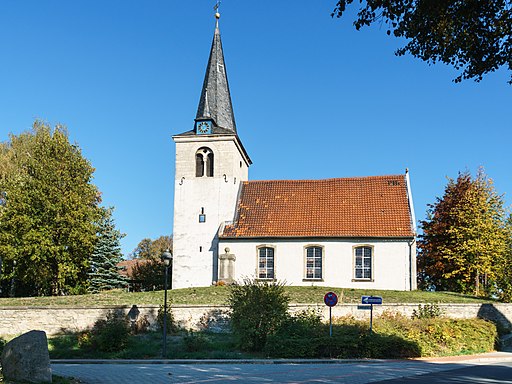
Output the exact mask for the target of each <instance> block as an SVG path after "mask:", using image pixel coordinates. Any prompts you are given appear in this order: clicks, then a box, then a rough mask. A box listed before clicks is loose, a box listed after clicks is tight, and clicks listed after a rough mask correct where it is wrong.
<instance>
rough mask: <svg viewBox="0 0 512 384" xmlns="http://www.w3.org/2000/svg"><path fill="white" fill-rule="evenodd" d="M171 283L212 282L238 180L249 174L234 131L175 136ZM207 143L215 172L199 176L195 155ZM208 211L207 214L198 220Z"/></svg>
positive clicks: (231, 212) (214, 277)
mask: <svg viewBox="0 0 512 384" xmlns="http://www.w3.org/2000/svg"><path fill="white" fill-rule="evenodd" d="M174 140H175V142H176V173H175V175H176V177H175V184H174V228H173V256H174V261H173V277H172V284H173V285H172V286H173V288H186V287H199V286H209V285H211V284H212V282H213V281H215V280H216V277H217V260H218V253H217V250H218V248H217V237H216V235H217V231H218V229H219V225H220V223H222V222H225V221H231V220H233V216H234V213H235V206H236V201H237V197H238V193H239V189H240V183H241V182H242V181H246V180H247V178H248V166H249V163H248V159H247V158H246V157H245V156H244V155H243V151H242V150H241V148H240V146H239V143H238V141H237V140H236V138H235V136H204V137H202V136H191V137H179V136H178V137H174ZM201 147H208V148H209V149H211V150H212V151H213V154H214V176H213V177H206V176H203V177H196V168H195V167H196V163H195V155H196V152H197V150H198V149H199V148H201ZM202 212H204V215H205V217H206V220H205V222H204V223H200V222H199V215H200V214H201V213H202Z"/></svg>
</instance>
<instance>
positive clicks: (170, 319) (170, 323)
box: [156, 305, 178, 333]
mask: <svg viewBox="0 0 512 384" xmlns="http://www.w3.org/2000/svg"><path fill="white" fill-rule="evenodd" d="M166 316H167V332H168V333H176V332H177V331H178V326H177V325H176V322H175V321H174V316H173V314H172V311H171V308H170V306H169V305H168V306H167V314H166ZM156 321H157V323H158V326H159V327H160V329H161V330H163V329H164V306H163V305H160V308H158V314H157V316H156Z"/></svg>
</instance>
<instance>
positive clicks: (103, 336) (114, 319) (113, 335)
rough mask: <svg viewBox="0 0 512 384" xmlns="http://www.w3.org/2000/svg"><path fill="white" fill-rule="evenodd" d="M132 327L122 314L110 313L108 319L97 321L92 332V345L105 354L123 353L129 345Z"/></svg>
mask: <svg viewBox="0 0 512 384" xmlns="http://www.w3.org/2000/svg"><path fill="white" fill-rule="evenodd" d="M129 335H130V327H129V325H128V320H127V319H126V317H125V316H124V315H122V314H119V313H116V312H109V313H108V314H107V318H106V319H105V320H104V319H101V320H97V321H96V323H94V327H93V328H92V331H91V344H92V346H94V347H95V348H97V349H98V350H100V351H103V352H116V351H122V350H123V349H124V348H125V347H126V344H127V343H128V337H129Z"/></svg>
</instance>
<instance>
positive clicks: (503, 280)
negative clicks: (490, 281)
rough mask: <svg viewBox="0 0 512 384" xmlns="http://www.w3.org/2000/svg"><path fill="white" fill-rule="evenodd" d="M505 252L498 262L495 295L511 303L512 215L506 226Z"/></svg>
mask: <svg viewBox="0 0 512 384" xmlns="http://www.w3.org/2000/svg"><path fill="white" fill-rule="evenodd" d="M506 231H507V250H506V252H505V253H504V255H503V258H502V259H501V260H499V261H498V273H497V275H498V276H497V279H496V280H497V282H496V285H497V287H498V289H497V294H498V295H499V297H500V299H501V300H502V301H505V302H508V303H510V302H512V215H509V217H508V220H507V225H506Z"/></svg>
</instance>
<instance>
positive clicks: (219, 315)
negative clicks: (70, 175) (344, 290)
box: [0, 303, 512, 335]
mask: <svg viewBox="0 0 512 384" xmlns="http://www.w3.org/2000/svg"><path fill="white" fill-rule="evenodd" d="M137 307H138V309H139V311H140V314H139V316H146V317H147V319H148V321H149V323H150V325H151V327H152V328H156V316H157V312H158V306H156V305H141V306H137ZM439 307H440V308H441V309H442V311H443V313H444V314H445V316H448V317H452V318H475V317H480V318H484V319H488V320H492V321H495V322H498V323H500V324H501V325H502V326H504V327H506V328H509V329H512V304H502V303H495V304H439ZM130 308H131V307H130V306H126V307H74V308H69V307H60V308H59V307H0V335H19V334H22V333H24V332H28V331H30V330H34V329H36V330H42V331H45V332H46V333H47V334H49V335H54V334H58V333H63V332H77V331H81V330H85V329H88V328H91V327H92V326H93V324H94V322H95V321H96V320H98V319H104V318H105V317H106V316H107V314H108V312H110V311H117V312H121V313H123V314H125V315H127V314H128V311H129V310H130ZM307 308H313V309H316V310H318V311H319V312H320V313H321V314H322V316H323V318H324V319H325V320H327V319H328V317H329V309H328V308H327V307H326V306H324V305H302V304H292V305H290V311H291V312H296V311H300V310H303V309H307ZM359 308H360V306H359V305H356V304H340V305H337V306H336V307H334V308H333V310H332V315H333V316H334V317H341V316H354V317H356V318H359V319H368V318H369V316H370V311H369V310H363V309H359ZM417 308H418V304H386V305H375V306H374V316H375V315H379V314H381V313H382V312H384V311H391V312H399V313H402V314H404V315H406V316H410V315H411V314H412V312H413V310H415V309H417ZM172 312H173V315H174V318H175V320H176V321H177V323H178V325H179V326H181V327H183V328H186V329H196V330H197V329H205V328H208V329H211V330H212V331H222V330H225V329H227V328H228V308H227V307H225V306H211V305H210V306H207V305H205V306H190V305H177V304H175V305H173V306H172Z"/></svg>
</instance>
